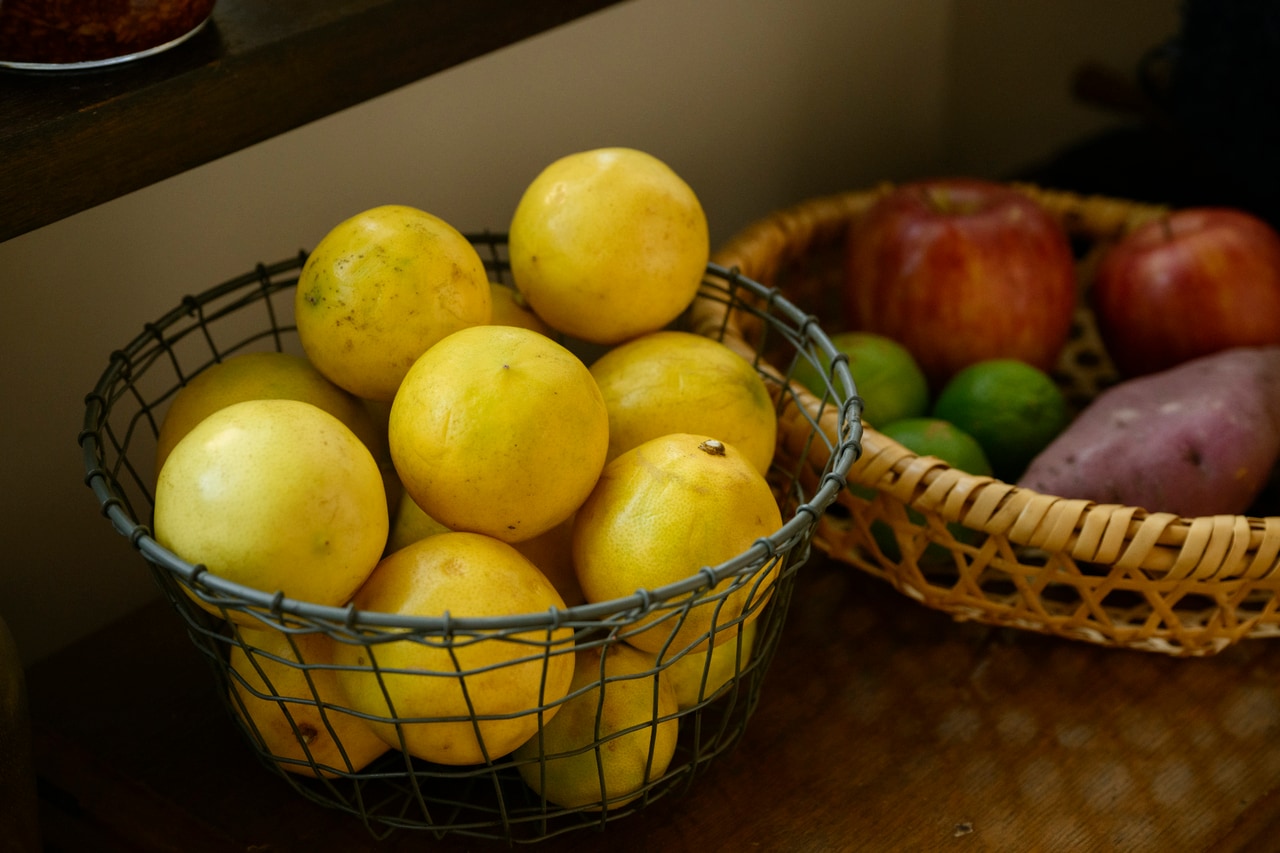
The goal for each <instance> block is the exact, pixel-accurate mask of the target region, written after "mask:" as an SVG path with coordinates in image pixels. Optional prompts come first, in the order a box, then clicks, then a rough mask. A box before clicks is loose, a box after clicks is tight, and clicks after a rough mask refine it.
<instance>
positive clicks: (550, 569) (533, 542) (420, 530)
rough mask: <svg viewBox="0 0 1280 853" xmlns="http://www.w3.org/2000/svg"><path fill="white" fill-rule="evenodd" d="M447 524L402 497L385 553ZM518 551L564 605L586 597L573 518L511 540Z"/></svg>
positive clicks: (441, 530) (410, 500)
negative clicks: (576, 556)
mask: <svg viewBox="0 0 1280 853" xmlns="http://www.w3.org/2000/svg"><path fill="white" fill-rule="evenodd" d="M448 531H449V528H447V527H445V526H444V525H443V524H441V523H440V522H438V521H436V520H435V519H434V518H432V517H431V516H429V515H427V514H426V513H425V512H423V511H422V507H420V506H418V505H417V504H416V503H414V501H413V499H412V498H408V497H406V498H404V499H403V500H401V501H400V505H399V506H398V507H397V508H396V512H395V514H394V515H393V516H392V521H391V533H390V534H389V535H388V536H387V553H388V554H390V553H391V552H392V551H398V550H400V549H401V548H403V547H404V546H406V545H410V544H412V543H414V542H417V541H418V540H419V539H425V538H426V537H428V536H435V535H436V534H437V533H447V532H448ZM511 544H512V545H513V546H514V547H515V549H516V550H517V551H519V552H520V553H521V554H523V555H524V556H525V557H527V558H528V559H529V561H530V562H531V563H533V564H534V565H535V566H537V567H538V569H539V570H540V571H541V572H542V573H543V574H544V575H546V576H547V580H549V581H551V585H552V586H554V587H555V588H556V592H558V593H560V597H561V598H563V599H564V603H565V606H566V607H572V606H573V605H575V604H582V603H583V602H584V601H586V599H585V598H584V597H583V595H582V589H581V588H580V587H579V586H578V578H577V576H576V575H575V574H574V573H573V519H572V518H570V519H568V520H567V521H562V522H560V523H559V524H557V525H556V526H555V527H553V528H551V529H550V530H548V531H547V532H546V533H540V534H538V535H537V536H535V537H533V538H532V539H526V540H524V541H523V542H513V543H511Z"/></svg>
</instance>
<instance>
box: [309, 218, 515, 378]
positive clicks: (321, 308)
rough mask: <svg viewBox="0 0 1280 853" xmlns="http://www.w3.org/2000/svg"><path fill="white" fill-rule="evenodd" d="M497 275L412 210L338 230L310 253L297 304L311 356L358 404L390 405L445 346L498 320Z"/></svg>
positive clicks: (467, 246)
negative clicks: (448, 339) (493, 281)
mask: <svg viewBox="0 0 1280 853" xmlns="http://www.w3.org/2000/svg"><path fill="white" fill-rule="evenodd" d="M489 285H490V282H489V277H488V273H486V272H485V268H484V262H483V261H482V260H481V258H480V255H479V253H478V252H477V251H476V248H475V246H473V245H472V244H471V243H470V241H468V240H467V238H465V237H464V236H462V234H460V233H458V231H457V229H455V228H454V227H453V226H452V225H450V224H449V223H447V222H445V221H444V220H442V219H440V218H439V217H436V216H433V215H432V214H430V213H427V212H426V211H423V210H418V209H417V208H414V207H408V206H405V205H382V206H380V207H375V208H371V209H369V210H366V211H363V212H361V213H358V214H356V215H355V216H352V217H351V218H349V219H346V220H344V221H342V222H340V223H338V224H337V225H336V226H334V227H333V228H332V229H331V230H330V231H329V233H327V234H326V235H325V236H324V238H323V239H321V240H320V242H319V244H318V245H317V246H316V247H315V249H314V250H312V252H311V254H310V255H308V257H307V261H306V264H305V265H304V266H303V268H302V272H301V273H300V274H299V276H298V286H297V290H296V291H295V297H294V313H295V316H296V318H297V325H298V338H299V340H300V341H301V342H302V348H303V350H305V351H306V354H307V357H308V358H309V359H310V360H311V362H312V363H313V364H314V365H315V366H316V368H317V369H318V370H319V371H320V372H321V373H323V374H324V375H325V376H327V377H329V379H331V380H332V381H333V382H334V383H335V384H337V385H339V386H341V387H342V388H345V389H347V390H348V391H350V392H351V393H353V394H355V395H356V396H358V397H365V398H368V399H371V400H390V399H392V398H393V397H394V396H395V393H396V389H397V388H398V387H399V386H400V381H401V380H402V379H403V378H404V375H405V373H406V372H408V370H409V368H410V367H411V366H412V365H413V362H414V361H415V360H416V359H417V358H418V356H420V355H422V353H423V352H424V351H426V349H427V348H428V347H429V346H431V345H432V344H433V343H435V342H436V341H438V340H440V339H441V338H443V337H445V336H446V335H448V334H450V333H451V332H455V331H457V330H458V329H463V328H466V327H467V326H473V325H477V324H480V323H488V322H489V321H490V319H491V318H492V316H493V304H492V297H491V295H490V291H489Z"/></svg>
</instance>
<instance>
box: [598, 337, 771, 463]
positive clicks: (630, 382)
mask: <svg viewBox="0 0 1280 853" xmlns="http://www.w3.org/2000/svg"><path fill="white" fill-rule="evenodd" d="M591 375H592V376H594V377H595V380H596V384H597V385H599V386H600V392H601V393H602V394H604V402H605V407H606V408H608V410H609V459H610V460H613V459H616V458H617V457H618V456H620V455H622V454H623V453H624V452H626V451H628V450H630V449H631V448H633V447H635V446H636V445H638V444H642V443H644V442H645V441H648V440H649V439H651V438H657V437H658V436H662V435H668V434H670V433H677V432H684V433H693V434H696V435H707V436H711V437H713V438H717V439H719V440H720V441H723V442H725V443H727V444H731V445H733V446H734V447H736V448H738V450H739V451H741V452H742V453H743V455H745V456H746V457H747V458H748V459H750V460H751V464H753V465H755V467H756V469H757V470H759V471H760V472H761V473H764V472H767V471H768V470H769V464H770V462H772V461H773V452H774V446H775V444H776V442H777V436H778V416H777V412H776V411H775V410H774V407H773V399H772V398H771V397H770V396H769V389H768V388H767V387H766V386H765V383H764V379H763V378H761V376H760V373H759V372H758V371H757V370H756V369H755V367H753V366H752V365H751V363H750V362H748V361H747V360H746V359H744V358H743V357H742V356H740V355H738V354H737V353H736V352H734V351H733V350H731V349H730V348H729V347H727V346H725V345H724V344H722V343H720V342H719V341H717V340H713V339H712V338H708V337H705V336H703V335H695V334H693V333H692V332H680V331H670V330H667V331H660V332H652V333H650V334H647V335H642V336H641V337H639V338H635V339H633V340H630V341H628V342H626V343H624V344H619V345H618V346H616V347H614V348H613V349H611V350H609V351H608V352H606V353H605V354H604V355H602V356H600V358H598V359H596V360H595V361H594V362H593V363H592V364H591Z"/></svg>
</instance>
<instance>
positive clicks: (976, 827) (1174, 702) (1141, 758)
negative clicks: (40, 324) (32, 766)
mask: <svg viewBox="0 0 1280 853" xmlns="http://www.w3.org/2000/svg"><path fill="white" fill-rule="evenodd" d="M28 686H29V692H30V695H31V702H32V714H33V717H34V719H35V721H36V722H35V729H36V732H35V734H36V744H35V748H36V763H37V770H38V773H39V776H40V777H41V778H40V780H41V789H42V793H43V806H42V808H43V810H44V811H43V815H42V819H43V827H44V831H45V834H46V842H47V846H48V849H49V850H50V851H76V853H81V851H86V853H92V851H98V850H104V851H125V850H129V851H139V850H140V851H152V850H172V851H177V850H181V851H187V853H200V852H201V851H233V850H234V851H247V850H253V851H259V853H265V851H293V850H308V851H334V850H342V851H352V853H360V852H361V851H408V850H416V851H421V850H434V851H445V853H452V851H461V850H489V849H494V850H496V849H503V845H501V844H498V843H494V842H475V841H468V840H466V839H462V840H451V839H445V840H441V841H437V840H436V839H434V838H432V837H431V836H429V835H424V834H423V833H418V832H413V831H402V832H400V833H398V834H395V835H392V836H391V837H390V838H389V839H387V840H384V841H381V842H378V841H375V840H374V839H373V838H372V837H371V836H370V834H369V833H368V832H367V831H366V830H365V829H364V828H363V826H362V825H360V823H359V822H358V821H357V820H356V819H355V818H353V817H352V816H350V815H347V814H344V813H341V812H337V811H332V810H329V809H326V808H323V807H321V806H318V805H315V804H312V803H311V802H309V801H307V800H305V799H304V798H302V797H301V796H300V795H298V794H297V793H296V792H294V791H293V790H292V789H291V788H289V787H288V786H287V785H286V784H285V783H284V782H282V781H281V780H280V779H278V778H277V777H275V776H274V775H273V774H271V773H270V772H268V771H267V770H266V769H265V768H263V767H262V766H261V765H260V764H259V763H258V762H257V759H256V758H254V756H253V755H252V754H251V752H250V751H249V749H248V748H247V746H246V745H245V744H244V743H243V742H242V741H241V736H240V734H239V732H238V731H237V730H236V728H235V727H234V725H233V724H232V722H231V720H230V719H229V718H228V717H227V715H226V713H225V711H224V710H223V707H222V706H221V704H220V703H219V702H218V701H217V698H216V696H215V690H214V681H213V679H212V677H211V676H210V674H209V672H208V668H207V666H206V664H205V663H204V662H203V661H202V660H201V659H200V658H199V657H198V655H197V653H196V652H195V650H194V649H193V648H192V647H191V646H190V645H189V643H188V641H187V640H186V637H185V634H184V633H183V629H182V626H181V623H180V620H179V619H178V617H177V616H176V615H175V614H173V613H171V612H169V611H168V605H167V604H163V603H159V602H158V603H156V604H155V605H153V606H149V607H147V608H144V609H143V610H141V611H139V612H138V613H137V614H135V615H134V616H132V617H130V618H127V619H125V620H123V621H121V622H119V623H117V624H116V625H114V626H112V627H110V628H108V629H107V630H105V631H103V632H101V633H99V634H98V635H96V636H93V637H90V638H88V639H87V640H85V641H83V642H81V643H79V644H77V645H75V646H73V647H71V648H69V649H67V650H66V651H64V652H62V653H59V654H58V655H56V656H54V657H52V658H50V659H48V660H46V661H43V662H41V663H39V664H37V665H36V666H35V667H33V668H32V669H31V671H30V672H29V674H28ZM605 845H607V846H608V848H610V849H611V850H612V851H614V853H627V851H642V850H643V851H648V850H655V849H662V850H668V851H698V853H707V852H708V851H711V850H760V851H769V850H788V851H828V850H871V851H877V850H892V851H896V850H956V851H1008V850H1019V851H1024V850H1026V851H1030V850H1034V851H1057V850H1064V851H1065V850H1070V851H1080V850H1123V851H1126V853H1139V851H1171V850H1176V851H1195V850H1215V851H1246V850H1247V851H1259V850H1264V851H1265V850H1272V849H1280V644H1278V643H1272V642H1267V641H1252V642H1249V643H1245V644H1242V645H1240V646H1237V647H1234V648H1231V649H1228V650H1226V651H1224V652H1223V653H1221V654H1219V655H1218V656H1216V657H1213V658H1207V659H1182V660H1179V659H1173V658H1168V657H1163V656H1157V655H1154V654H1151V653H1146V652H1136V651H1119V650H1109V649H1103V648H1099V647H1095V646H1092V645H1088V644H1084V643H1080V642H1074V641H1069V640H1061V639H1056V638H1050V637H1043V636H1039V635H1035V634H1028V633H1023V632H1017V631H1013V630H1011V629H1003V628H991V627H987V626H983V625H977V624H972V623H958V622H955V621H953V620H952V619H951V618H950V617H949V616H947V615H946V614H942V613H938V612H935V611H931V610H927V609H925V608H923V607H921V606H919V605H917V604H915V603H914V602H912V601H911V600H909V599H907V598H905V597H903V596H901V595H899V594H898V593H896V592H895V591H893V590H892V589H891V588H889V587H888V586H887V585H885V584H883V583H882V582H880V581H878V580H875V579H873V578H870V577H868V576H866V575H863V574H861V573H859V572H858V571H857V570H855V569H852V568H850V567H848V566H844V565H842V564H838V563H834V562H831V561H828V560H826V559H825V558H822V557H815V558H814V559H813V560H812V561H811V562H810V563H809V564H807V565H806V566H804V567H803V568H802V569H801V570H800V574H799V580H798V583H797V589H796V594H795V600H794V602H793V605H792V609H791V612H790V614H789V617H788V621H787V624H786V626H785V630H784V633H783V636H782V639H781V643H780V646H779V649H778V653H777V656H776V657H775V659H774V662H773V665H772V667H771V668H770V670H769V673H768V677H767V679H766V682H765V686H764V691H763V695H762V698H761V701H760V705H759V708H758V710H757V711H756V714H755V716H754V717H753V718H752V719H751V721H750V723H749V725H748V727H747V731H746V734H745V736H744V738H743V740H742V741H741V743H740V744H739V745H738V746H737V747H736V748H735V749H734V750H733V751H732V752H730V753H729V754H728V755H727V756H725V757H723V758H722V759H720V760H719V761H718V763H714V764H713V765H712V766H711V768H710V769H709V770H708V771H707V772H706V774H705V775H703V776H702V777H701V778H700V779H699V780H697V782H696V783H695V784H694V785H693V787H692V788H691V789H690V790H689V791H688V792H687V793H685V794H683V795H680V796H670V797H666V798H664V799H662V800H659V801H658V802H656V803H654V804H653V805H651V806H649V807H647V808H645V809H643V810H641V811H639V812H637V813H636V814H634V815H631V816H628V817H625V818H623V819H621V820H619V821H617V822H614V823H612V824H610V826H609V828H608V829H607V830H605V832H604V834H603V835H602V834H601V833H599V832H596V831H594V830H586V831H580V832H572V833H569V834H566V835H564V836H561V837H559V838H557V839H555V840H554V841H552V842H549V843H547V844H544V845H538V846H540V847H542V848H543V849H552V848H553V849H555V850H557V851H579V850H580V851H587V850H598V849H601V848H602V847H604V846H605ZM535 849H536V848H535Z"/></svg>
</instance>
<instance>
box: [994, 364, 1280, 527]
mask: <svg viewBox="0 0 1280 853" xmlns="http://www.w3.org/2000/svg"><path fill="white" fill-rule="evenodd" d="M1278 460H1280V346H1277V347H1242V348H1238V349H1232V350H1227V351H1224V352H1221V353H1217V354H1215V355H1209V356H1204V357H1202V358H1198V359H1195V360H1193V361H1189V362H1186V363H1184V364H1181V365H1178V366H1177V367H1173V368H1170V369H1168V370H1165V371H1162V372H1160V373H1154V374H1150V375H1147V376H1141V377H1137V378H1134V379H1130V380H1127V381H1125V382H1122V383H1120V384H1119V385H1115V386H1113V387H1112V388H1109V389H1108V390H1106V391H1104V392H1103V393H1101V394H1099V395H1098V396H1097V398H1095V399H1094V401H1093V402H1092V403H1091V404H1090V405H1089V406H1088V407H1086V408H1085V410H1084V411H1083V412H1081V413H1080V415H1079V416H1078V417H1077V418H1076V419H1075V420H1074V421H1073V422H1072V423H1071V425H1070V426H1068V427H1067V429H1066V430H1065V431H1064V432H1062V433H1061V434H1060V435H1059V436H1058V438H1057V439H1055V440H1054V441H1053V442H1052V443H1051V444H1050V445H1049V446H1048V447H1046V448H1045V449H1044V450H1043V451H1041V453H1040V454H1039V455H1038V456H1037V457H1036V458H1035V459H1033V460H1032V461H1031V464H1030V465H1029V466H1028V468H1027V470H1026V472H1025V473H1024V474H1023V476H1022V478H1021V479H1020V480H1019V481H1018V485H1020V486H1025V487H1027V488H1030V489H1034V490H1035V491H1037V492H1041V493H1043V494H1050V495H1058V496H1060V497H1065V498H1086V499H1089V500H1093V501H1097V502H1099V503H1116V504H1124V505H1126V506H1136V507H1141V508H1143V509H1146V510H1147V511H1149V512H1172V513H1176V514H1178V515H1181V516H1186V517H1197V516H1202V515H1217V514H1230V515H1234V514H1239V513H1243V512H1245V511H1246V510H1247V509H1248V508H1249V506H1250V505H1251V504H1252V503H1253V501H1254V499H1255V498H1256V497H1257V496H1258V494H1259V492H1260V491H1261V490H1262V488H1263V486H1264V485H1266V483H1267V480H1268V478H1269V476H1270V474H1271V471H1272V468H1273V467H1274V466H1275V465H1276V463H1277V461H1278Z"/></svg>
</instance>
